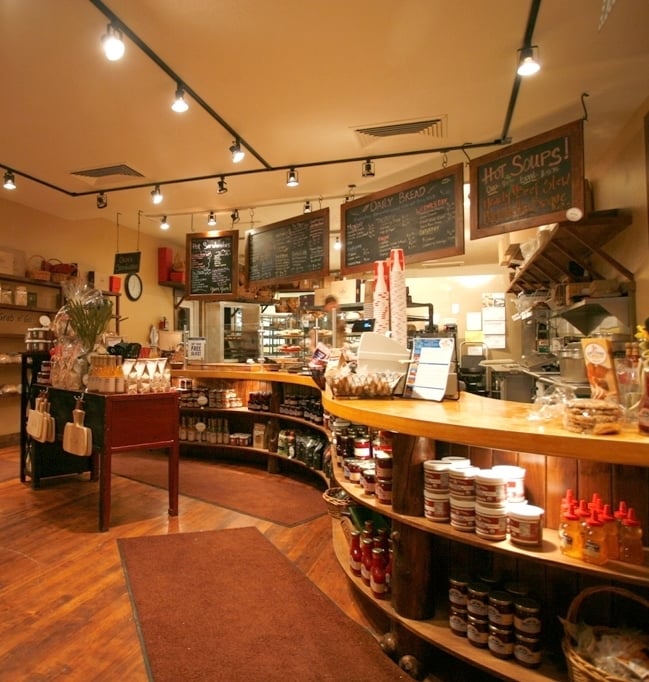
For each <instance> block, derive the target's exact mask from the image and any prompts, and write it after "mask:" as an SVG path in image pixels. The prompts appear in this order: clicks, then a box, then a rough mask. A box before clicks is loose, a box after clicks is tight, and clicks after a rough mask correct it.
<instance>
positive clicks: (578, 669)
mask: <svg viewBox="0 0 649 682" xmlns="http://www.w3.org/2000/svg"><path fill="white" fill-rule="evenodd" d="M599 592H609V593H611V594H616V595H619V596H620V597H625V598H626V599H630V600H632V601H635V602H637V603H639V604H641V605H642V606H644V607H645V608H646V609H649V601H647V600H646V599H643V598H642V597H639V596H638V595H636V594H633V592H631V591H629V590H625V589H624V588H622V587H611V586H607V585H600V586H597V587H589V588H587V589H585V590H582V591H581V592H580V593H579V594H578V595H577V596H576V597H575V598H574V599H573V600H572V602H571V604H570V606H569V607H568V613H567V614H566V618H565V623H564V633H565V634H564V638H563V641H562V643H561V646H562V648H563V653H564V654H565V656H566V662H567V664H568V672H569V673H570V680H571V682H627V681H626V680H625V679H624V678H622V677H617V676H616V675H611V674H609V673H606V672H604V671H603V670H600V669H599V668H597V667H595V666H594V665H593V664H592V663H590V662H589V661H587V660H586V659H585V658H583V656H581V655H580V654H579V653H577V650H576V642H575V641H574V639H573V638H572V637H571V635H570V634H569V633H568V630H567V628H566V625H575V624H576V623H577V617H578V615H579V607H580V606H581V605H582V604H583V603H584V600H586V599H587V598H588V597H590V596H592V595H594V594H597V593H599ZM613 630H614V628H610V627H606V626H599V625H598V626H595V627H593V631H594V633H595V634H596V635H602V634H605V633H607V632H612V631H613Z"/></svg>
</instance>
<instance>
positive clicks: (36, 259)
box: [25, 256, 51, 282]
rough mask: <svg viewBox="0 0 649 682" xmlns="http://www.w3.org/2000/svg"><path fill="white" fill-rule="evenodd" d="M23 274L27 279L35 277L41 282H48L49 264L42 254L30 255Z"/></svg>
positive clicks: (49, 275)
mask: <svg viewBox="0 0 649 682" xmlns="http://www.w3.org/2000/svg"><path fill="white" fill-rule="evenodd" d="M25 274H26V275H27V277H29V279H37V280H40V281H41V282H49V281H50V278H51V274H50V270H49V266H48V265H47V261H46V260H45V259H44V258H43V256H31V257H30V258H29V260H28V261H27V270H26V272H25Z"/></svg>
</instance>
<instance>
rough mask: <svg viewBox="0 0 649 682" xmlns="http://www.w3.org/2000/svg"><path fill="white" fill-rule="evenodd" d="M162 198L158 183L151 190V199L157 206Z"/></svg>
mask: <svg viewBox="0 0 649 682" xmlns="http://www.w3.org/2000/svg"><path fill="white" fill-rule="evenodd" d="M163 198H164V197H163V196H162V192H161V191H160V185H156V186H155V188H154V189H153V191H152V192H151V201H153V203H154V204H155V205H156V206H157V205H158V204H161V203H162V200H163Z"/></svg>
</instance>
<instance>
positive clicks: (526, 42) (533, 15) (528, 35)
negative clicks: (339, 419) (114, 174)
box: [0, 0, 541, 198]
mask: <svg viewBox="0 0 649 682" xmlns="http://www.w3.org/2000/svg"><path fill="white" fill-rule="evenodd" d="M89 2H90V3H91V4H92V5H94V6H95V7H96V8H97V9H98V10H99V11H100V12H101V13H102V14H103V15H104V16H105V17H106V18H107V19H108V20H109V22H110V23H111V24H112V25H113V26H114V27H115V28H118V29H119V30H120V31H122V33H123V34H124V35H126V36H128V38H129V39H130V40H131V42H133V43H134V44H135V45H137V46H138V47H139V48H140V50H142V52H144V54H146V55H147V56H148V57H149V59H151V60H152V61H153V62H154V63H155V64H156V65H157V66H158V67H159V68H160V69H161V70H162V71H164V73H166V74H167V75H168V76H169V78H171V79H172V80H173V81H174V82H175V83H176V84H177V85H178V84H179V85H181V86H182V87H183V88H184V90H185V92H186V93H187V94H189V95H190V96H191V97H192V99H193V100H194V101H196V103H197V104H199V105H200V106H201V107H202V108H203V109H204V110H205V111H206V112H207V113H208V114H209V115H210V116H211V117H212V119H214V120H215V121H216V122H217V123H218V124H219V125H220V126H221V127H222V128H224V129H225V130H227V131H228V132H229V133H230V134H231V135H232V137H233V138H235V140H238V141H239V143H240V144H241V145H242V146H244V147H245V148H246V149H247V150H248V151H249V152H250V153H251V154H252V155H253V156H254V157H255V158H256V159H257V160H258V161H259V163H260V164H261V165H262V166H263V168H257V169H252V170H242V171H234V172H233V171H220V172H218V173H213V174H209V175H198V176H194V177H189V178H177V179H175V180H161V181H156V182H151V181H149V182H146V183H139V184H136V185H124V186H119V187H112V188H104V189H102V190H101V191H102V192H104V193H105V194H108V193H109V192H124V191H127V190H134V189H142V188H145V187H146V188H148V187H153V186H154V185H158V186H160V187H163V186H167V185H177V184H183V183H187V182H199V181H203V180H215V179H217V178H221V177H228V178H232V177H237V176H242V175H256V174H258V173H268V172H278V171H286V170H290V169H298V168H317V167H319V166H333V165H342V164H345V163H358V162H365V161H367V159H368V156H367V154H365V155H363V156H357V157H353V158H345V159H331V160H328V161H314V162H307V163H301V164H296V163H291V164H287V165H285V166H272V165H271V164H269V163H268V162H267V161H266V160H265V159H264V158H263V157H262V156H261V155H260V154H259V153H258V152H257V151H256V150H255V149H254V148H253V147H251V146H250V145H249V144H248V143H247V142H246V140H245V139H244V138H243V137H241V135H240V134H239V133H238V132H237V131H236V130H235V129H234V128H233V127H232V126H231V125H230V124H229V123H228V122H227V121H225V120H224V119H223V118H221V116H219V114H218V113H217V112H216V111H214V109H212V107H210V105H209V104H207V102H206V101H205V100H204V99H203V98H202V97H201V96H200V95H199V94H198V93H197V92H196V91H195V90H194V89H193V88H192V87H191V86H190V85H189V84H188V83H187V81H185V80H184V79H183V78H182V77H181V76H180V75H179V74H177V73H176V72H175V71H174V70H173V69H172V68H171V67H170V66H169V65H168V64H167V63H166V62H165V61H163V60H162V59H161V58H160V57H159V56H158V55H157V54H156V53H155V52H154V51H153V50H152V49H151V48H150V47H149V46H148V45H147V44H146V43H145V42H144V41H143V40H142V39H141V38H140V37H139V36H138V35H137V34H136V33H134V32H133V31H132V30H131V29H130V28H129V27H128V26H127V25H126V24H125V23H124V22H123V21H122V20H121V19H120V18H119V17H118V16H117V15H116V14H115V13H114V12H113V11H112V10H111V9H110V8H109V7H107V6H106V5H105V4H104V3H103V2H102V1H101V0H89ZM540 7H541V0H531V5H530V11H529V14H528V18H527V24H526V26H525V33H524V36H523V45H522V48H521V49H524V48H527V47H531V45H532V38H533V35H534V29H535V27H536V21H537V18H538V14H539V10H540ZM520 85H521V76H520V75H518V73H516V74H515V77H514V83H513V85H512V90H511V94H510V97H509V103H508V106H507V112H506V114H505V122H504V125H503V130H502V134H501V136H500V138H498V139H496V140H488V141H485V142H465V143H463V144H461V145H450V146H445V147H433V148H430V149H420V150H416V151H408V152H395V153H392V154H373V155H372V156H371V158H372V159H373V160H376V159H395V158H404V157H407V156H420V155H423V154H446V153H448V152H451V151H462V152H463V153H464V154H465V156H467V158H468V154H466V151H467V150H468V149H479V148H483V147H495V146H499V145H506V144H510V142H511V139H510V138H509V136H508V135H509V128H510V126H511V121H512V118H513V116H514V110H515V108H516V101H517V99H518V92H519V90H520ZM0 167H4V168H6V169H8V170H11V171H12V172H13V173H14V175H17V176H20V177H22V178H26V179H28V180H31V181H33V182H35V183H37V184H39V185H43V186H44V187H48V188H50V189H53V190H55V191H57V192H60V193H61V194H65V195H67V196H69V197H73V198H76V197H85V196H91V195H95V194H97V193H98V190H96V189H94V190H87V191H84V192H71V191H69V190H66V189H64V188H63V187H58V186H57V185H54V184H52V183H51V182H48V181H46V180H41V179H39V178H36V177H34V176H33V175H30V174H29V173H25V172H23V171H21V170H18V169H16V168H15V167H14V166H11V165H8V164H4V163H1V162H0Z"/></svg>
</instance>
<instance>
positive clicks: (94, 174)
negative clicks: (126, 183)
mask: <svg viewBox="0 0 649 682" xmlns="http://www.w3.org/2000/svg"><path fill="white" fill-rule="evenodd" d="M72 175H80V176H82V177H84V178H106V177H108V176H111V175H126V176H130V177H135V178H143V177H144V175H142V173H140V172H139V171H136V170H135V169H134V168H131V167H130V166H127V165H126V164H125V163H118V164H115V165H113V166H102V167H100V168H88V169H86V170H79V171H72Z"/></svg>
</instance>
